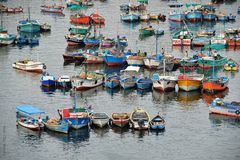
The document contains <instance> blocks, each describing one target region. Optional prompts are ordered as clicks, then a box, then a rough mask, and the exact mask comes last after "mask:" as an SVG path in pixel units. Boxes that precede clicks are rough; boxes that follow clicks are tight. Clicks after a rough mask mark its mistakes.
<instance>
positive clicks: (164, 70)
mask: <svg viewBox="0 0 240 160" xmlns="http://www.w3.org/2000/svg"><path fill="white" fill-rule="evenodd" d="M165 72H166V59H165V58H164V59H163V75H164V76H165Z"/></svg>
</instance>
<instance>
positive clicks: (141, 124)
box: [130, 108, 150, 130]
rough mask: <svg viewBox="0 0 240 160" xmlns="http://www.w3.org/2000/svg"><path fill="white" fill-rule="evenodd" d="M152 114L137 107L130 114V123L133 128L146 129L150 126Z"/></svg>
mask: <svg viewBox="0 0 240 160" xmlns="http://www.w3.org/2000/svg"><path fill="white" fill-rule="evenodd" d="M149 121H150V116H149V115H148V113H147V112H146V111H144V110H143V109H141V108H137V109H135V110H134V111H133V112H132V113H131V114H130V124H131V125H132V128H133V129H138V130H144V129H148V128H149Z"/></svg>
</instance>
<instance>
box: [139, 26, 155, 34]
mask: <svg viewBox="0 0 240 160" xmlns="http://www.w3.org/2000/svg"><path fill="white" fill-rule="evenodd" d="M139 33H140V35H143V36H151V35H154V33H155V32H154V29H153V28H152V26H149V27H146V28H141V29H139Z"/></svg>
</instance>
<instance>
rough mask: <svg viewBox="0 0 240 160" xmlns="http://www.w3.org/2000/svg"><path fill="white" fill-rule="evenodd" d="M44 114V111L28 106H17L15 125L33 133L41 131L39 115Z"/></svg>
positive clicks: (41, 125)
mask: <svg viewBox="0 0 240 160" xmlns="http://www.w3.org/2000/svg"><path fill="white" fill-rule="evenodd" d="M44 113H45V112H44V111H42V110H40V109H38V108H36V107H33V106H30V105H24V106H17V107H16V114H17V124H18V125H20V126H22V127H25V128H28V129H30V130H33V131H39V130H42V129H43V127H44V124H43V123H42V119H41V115H42V114H44ZM37 117H38V118H37Z"/></svg>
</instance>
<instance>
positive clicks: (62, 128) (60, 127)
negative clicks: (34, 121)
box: [43, 118, 70, 134]
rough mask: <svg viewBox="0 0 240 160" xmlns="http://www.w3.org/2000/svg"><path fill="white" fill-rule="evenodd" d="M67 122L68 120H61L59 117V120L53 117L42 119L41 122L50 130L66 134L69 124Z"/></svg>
mask: <svg viewBox="0 0 240 160" xmlns="http://www.w3.org/2000/svg"><path fill="white" fill-rule="evenodd" d="M69 123H70V122H66V121H64V120H61V119H60V120H59V119H55V118H52V119H49V120H45V121H43V124H44V125H45V127H46V128H47V129H48V130H51V131H54V132H60V133H66V134H67V133H68V131H69V126H70V125H69Z"/></svg>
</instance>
